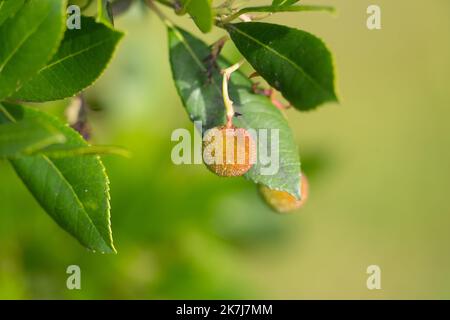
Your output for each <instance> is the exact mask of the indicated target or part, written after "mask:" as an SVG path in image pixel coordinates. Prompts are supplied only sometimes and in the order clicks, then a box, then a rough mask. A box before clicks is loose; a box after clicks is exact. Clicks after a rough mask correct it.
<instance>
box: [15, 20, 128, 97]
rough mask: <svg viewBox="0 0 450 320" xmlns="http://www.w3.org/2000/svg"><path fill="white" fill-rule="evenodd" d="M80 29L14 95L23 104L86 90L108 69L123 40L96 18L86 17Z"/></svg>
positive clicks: (67, 38) (68, 31)
mask: <svg viewBox="0 0 450 320" xmlns="http://www.w3.org/2000/svg"><path fill="white" fill-rule="evenodd" d="M81 25H82V28H81V29H80V30H76V29H75V30H67V31H66V33H65V35H64V39H63V41H62V43H61V46H60V47H59V49H58V52H57V53H56V54H55V56H54V57H53V58H52V59H51V60H50V62H49V63H48V64H47V65H46V66H44V67H43V68H42V69H41V70H40V71H39V73H38V74H37V75H36V76H35V77H33V78H32V79H31V80H30V81H29V82H27V83H25V84H24V85H23V87H22V88H21V89H20V90H19V91H18V92H17V93H16V94H14V98H16V99H19V100H22V101H50V100H58V99H64V98H67V97H71V96H73V95H75V94H77V93H78V92H80V91H82V90H84V89H85V88H87V87H88V86H90V85H91V84H92V83H94V82H95V80H97V79H98V77H99V76H100V75H101V74H102V72H103V71H104V70H105V68H106V67H107V65H108V63H109V61H110V60H111V58H112V56H113V53H114V50H115V48H116V46H117V44H118V42H119V41H120V39H121V38H122V36H123V34H122V33H121V32H118V31H115V30H113V29H111V28H109V27H107V26H105V25H104V24H102V23H96V22H95V21H94V19H93V18H86V17H83V18H82V20H81Z"/></svg>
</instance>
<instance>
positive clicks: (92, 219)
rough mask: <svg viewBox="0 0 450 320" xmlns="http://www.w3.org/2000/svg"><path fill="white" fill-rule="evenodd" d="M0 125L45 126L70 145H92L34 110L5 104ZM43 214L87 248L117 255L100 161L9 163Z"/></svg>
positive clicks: (26, 160)
mask: <svg viewBox="0 0 450 320" xmlns="http://www.w3.org/2000/svg"><path fill="white" fill-rule="evenodd" d="M4 107H5V109H6V111H7V113H8V114H7V116H5V114H4V113H0V123H9V122H11V118H12V119H14V121H18V122H19V121H35V120H38V121H42V122H44V123H47V124H48V125H50V126H53V127H55V128H56V129H57V130H59V131H60V132H62V133H63V135H64V137H65V139H66V145H67V146H70V147H73V148H75V147H77V148H84V147H87V146H88V144H87V143H86V142H85V141H84V140H83V138H82V137H81V136H80V135H79V134H78V133H77V132H76V131H74V130H73V129H71V128H70V127H68V126H66V125H64V124H63V123H61V122H60V121H59V120H58V119H56V118H54V117H52V116H50V115H48V114H46V113H44V112H40V111H38V110H36V109H33V108H29V107H22V106H18V105H11V104H4ZM10 162H11V164H12V165H13V167H14V169H15V170H16V172H17V174H18V176H19V177H20V178H21V179H22V181H23V182H24V183H25V185H26V186H27V188H28V189H29V190H30V192H31V193H32V194H33V196H34V197H35V198H36V200H37V201H38V202H39V204H40V205H41V206H42V208H43V209H44V210H45V211H46V212H47V213H48V214H49V215H50V216H51V217H52V218H53V219H54V220H55V221H56V222H57V223H58V224H59V225H60V226H61V227H62V228H63V229H64V230H66V231H67V232H69V233H70V234H71V235H73V236H74V237H75V238H77V239H78V240H79V241H80V243H81V244H83V245H84V246H85V247H87V248H89V249H91V250H95V251H100V252H105V253H111V252H115V249H114V245H113V240H112V233H111V223H110V205H109V199H110V196H109V181H108V177H107V175H106V173H105V168H104V166H103V164H102V162H101V160H100V158H99V157H98V156H95V155H91V156H87V155H86V156H79V157H69V158H51V157H47V156H44V155H35V156H28V157H23V158H19V159H13V160H10Z"/></svg>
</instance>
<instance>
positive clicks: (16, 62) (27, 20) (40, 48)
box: [0, 0, 66, 100]
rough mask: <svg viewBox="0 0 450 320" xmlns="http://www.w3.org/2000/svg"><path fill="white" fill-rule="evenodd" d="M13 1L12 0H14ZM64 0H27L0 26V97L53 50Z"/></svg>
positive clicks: (58, 38)
mask: <svg viewBox="0 0 450 320" xmlns="http://www.w3.org/2000/svg"><path fill="white" fill-rule="evenodd" d="M14 1H15V0H14ZM65 8H66V1H65V0H28V1H26V2H25V4H24V5H23V6H22V7H21V8H20V9H19V11H17V12H16V14H15V16H14V19H7V20H6V21H5V22H4V23H3V24H2V25H1V26H0V44H1V45H0V100H2V99H4V98H6V97H8V96H9V95H11V94H12V93H13V92H15V91H16V90H17V89H18V88H19V87H20V86H21V84H23V83H24V82H25V81H27V80H28V79H29V78H31V77H32V76H33V75H34V74H36V73H37V72H38V71H39V69H41V68H42V67H43V66H44V65H45V64H46V63H47V61H48V60H49V59H50V58H51V56H52V55H53V54H54V52H55V50H56V49H57V47H58V44H59V42H60V41H61V38H62V35H63V31H64V27H65Z"/></svg>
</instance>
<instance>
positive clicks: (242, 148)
mask: <svg viewBox="0 0 450 320" xmlns="http://www.w3.org/2000/svg"><path fill="white" fill-rule="evenodd" d="M255 157H256V145H255V143H254V140H253V138H252V136H251V135H250V133H249V132H248V131H247V130H246V129H243V128H236V127H234V126H231V127H227V126H221V127H215V128H212V129H210V130H208V131H207V132H206V133H205V136H204V137H203V161H204V162H205V164H206V166H207V167H208V168H209V170H211V171H212V172H214V173H215V174H217V175H218V176H221V177H237V176H242V175H243V174H245V173H246V172H247V171H248V170H250V168H251V167H252V166H253V164H254V163H255Z"/></svg>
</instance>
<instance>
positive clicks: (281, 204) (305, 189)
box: [259, 174, 309, 213]
mask: <svg viewBox="0 0 450 320" xmlns="http://www.w3.org/2000/svg"><path fill="white" fill-rule="evenodd" d="M259 190H260V192H261V194H262V196H263V198H264V200H266V202H267V204H268V205H269V206H270V207H272V208H273V209H274V210H275V211H277V212H280V213H287V212H291V211H294V210H296V209H299V208H301V207H302V206H303V205H304V204H305V202H306V200H307V199H308V193H309V183H308V180H307V179H306V176H305V175H304V174H302V175H301V178H300V190H301V194H302V198H301V200H298V199H297V198H295V197H294V196H293V195H291V194H290V193H288V192H285V191H278V190H273V189H269V188H267V187H266V186H263V185H260V188H259Z"/></svg>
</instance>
